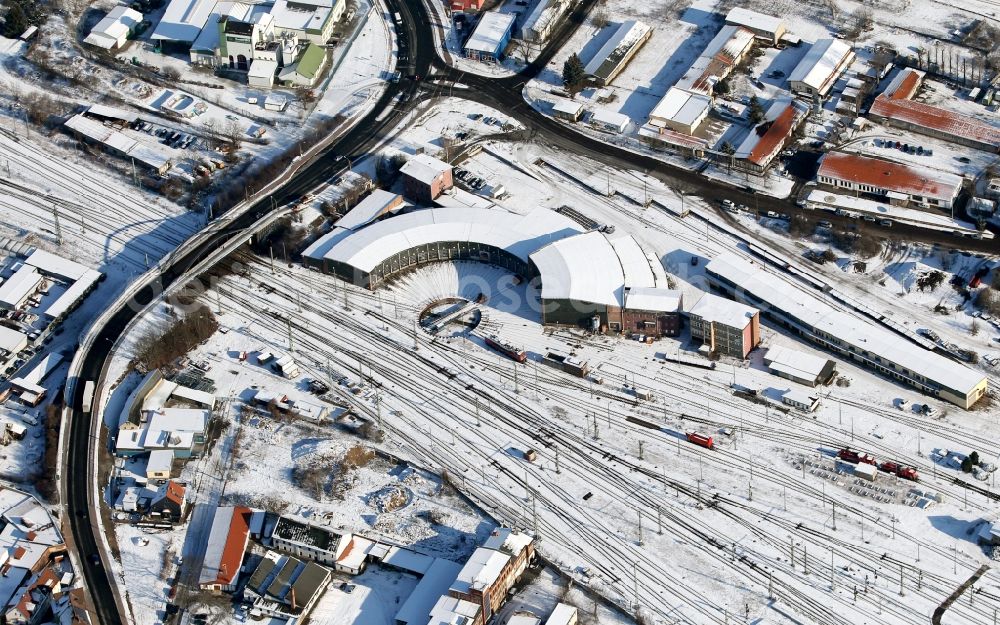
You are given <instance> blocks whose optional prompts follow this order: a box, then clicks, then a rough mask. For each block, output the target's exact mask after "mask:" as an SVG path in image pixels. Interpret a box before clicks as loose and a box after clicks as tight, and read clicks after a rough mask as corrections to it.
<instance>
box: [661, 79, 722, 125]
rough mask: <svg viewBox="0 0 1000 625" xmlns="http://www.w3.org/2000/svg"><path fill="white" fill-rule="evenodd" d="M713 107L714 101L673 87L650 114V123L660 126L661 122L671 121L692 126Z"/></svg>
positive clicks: (699, 94) (705, 96) (702, 95)
mask: <svg viewBox="0 0 1000 625" xmlns="http://www.w3.org/2000/svg"><path fill="white" fill-rule="evenodd" d="M711 106H712V99H711V98H709V97H708V96H707V95H704V94H701V93H694V92H691V91H685V90H684V89H680V88H678V87H671V88H669V89H667V92H666V93H665V94H664V95H663V98H661V99H660V101H659V102H657V104H656V106H655V107H653V110H652V112H651V113H650V114H649V119H650V123H652V124H654V125H659V124H661V123H663V122H662V121H660V120H671V121H674V122H676V123H678V124H683V125H691V124H694V123H695V122H696V121H698V120H699V119H700V118H702V117H704V116H705V114H706V113H707V112H708V109H709V107H711Z"/></svg>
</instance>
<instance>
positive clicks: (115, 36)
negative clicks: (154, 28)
mask: <svg viewBox="0 0 1000 625" xmlns="http://www.w3.org/2000/svg"><path fill="white" fill-rule="evenodd" d="M141 21H142V13H139V12H138V11H136V10H134V9H130V8H128V7H127V6H123V5H118V6H116V7H114V8H113V9H111V10H110V11H109V12H108V14H107V15H105V16H104V18H103V19H102V20H101V21H99V22H97V25H96V26H94V28H93V29H91V31H90V34H89V35H87V38H86V39H84V40H83V41H84V43H89V44H90V45H92V46H97V47H98V48H104V49H105V50H107V49H110V48H112V47H113V46H114V45H115V44H117V43H118V42H119V41H121V40H122V39H123V38H124V37H127V36H128V33H129V32H130V31H131V30H132V29H133V28H135V26H136V25H137V24H138V23H139V22H141Z"/></svg>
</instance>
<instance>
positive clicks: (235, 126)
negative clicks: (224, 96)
mask: <svg viewBox="0 0 1000 625" xmlns="http://www.w3.org/2000/svg"><path fill="white" fill-rule="evenodd" d="M222 134H223V136H224V137H225V138H226V140H227V141H229V143H230V144H231V145H232V146H233V148H234V149H237V150H238V149H239V147H240V145H241V144H242V142H243V135H244V132H243V126H242V125H241V124H240V123H239V122H238V121H236V120H235V119H231V120H229V121H228V122H227V123H226V125H225V127H223V129H222Z"/></svg>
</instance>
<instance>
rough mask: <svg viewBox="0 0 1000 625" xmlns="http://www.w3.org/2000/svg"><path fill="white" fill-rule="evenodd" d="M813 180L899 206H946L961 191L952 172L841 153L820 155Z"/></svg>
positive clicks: (956, 177)
mask: <svg viewBox="0 0 1000 625" xmlns="http://www.w3.org/2000/svg"><path fill="white" fill-rule="evenodd" d="M816 180H817V181H818V182H819V183H820V184H823V185H827V186H829V187H834V188H837V189H845V190H848V191H850V192H851V193H852V194H858V195H861V194H864V195H871V196H877V197H879V198H886V199H888V201H889V202H890V203H891V204H894V205H898V206H905V205H907V204H910V203H914V204H917V205H918V206H922V207H931V206H933V207H937V208H943V209H949V208H951V207H952V204H953V203H954V201H955V198H956V197H957V196H958V193H959V192H960V191H961V190H962V178H961V177H960V176H956V175H954V174H948V173H944V172H940V171H936V170H931V169H927V168H924V167H919V168H918V167H913V166H911V165H904V164H902V163H895V162H892V161H886V160H882V159H879V158H871V157H868V156H861V155H858V154H845V153H842V152H829V153H827V154H826V155H825V156H824V157H823V159H822V160H821V161H820V165H819V171H817V172H816Z"/></svg>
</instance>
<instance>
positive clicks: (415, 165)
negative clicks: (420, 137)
mask: <svg viewBox="0 0 1000 625" xmlns="http://www.w3.org/2000/svg"><path fill="white" fill-rule="evenodd" d="M449 170H451V165H449V164H448V163H446V162H444V161H442V160H441V159H437V158H434V157H433V156H431V155H429V154H417V155H414V156H411V157H410V158H409V159H407V161H406V163H404V164H403V166H402V167H401V168H400V169H399V171H400V173H402V174H405V175H407V176H409V177H410V178H413V179H414V180H419V181H420V182H422V183H424V184H428V185H429V184H432V183H433V182H434V179H435V178H437V177H438V176H440V175H441V174H442V173H444V172H446V171H449Z"/></svg>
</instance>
